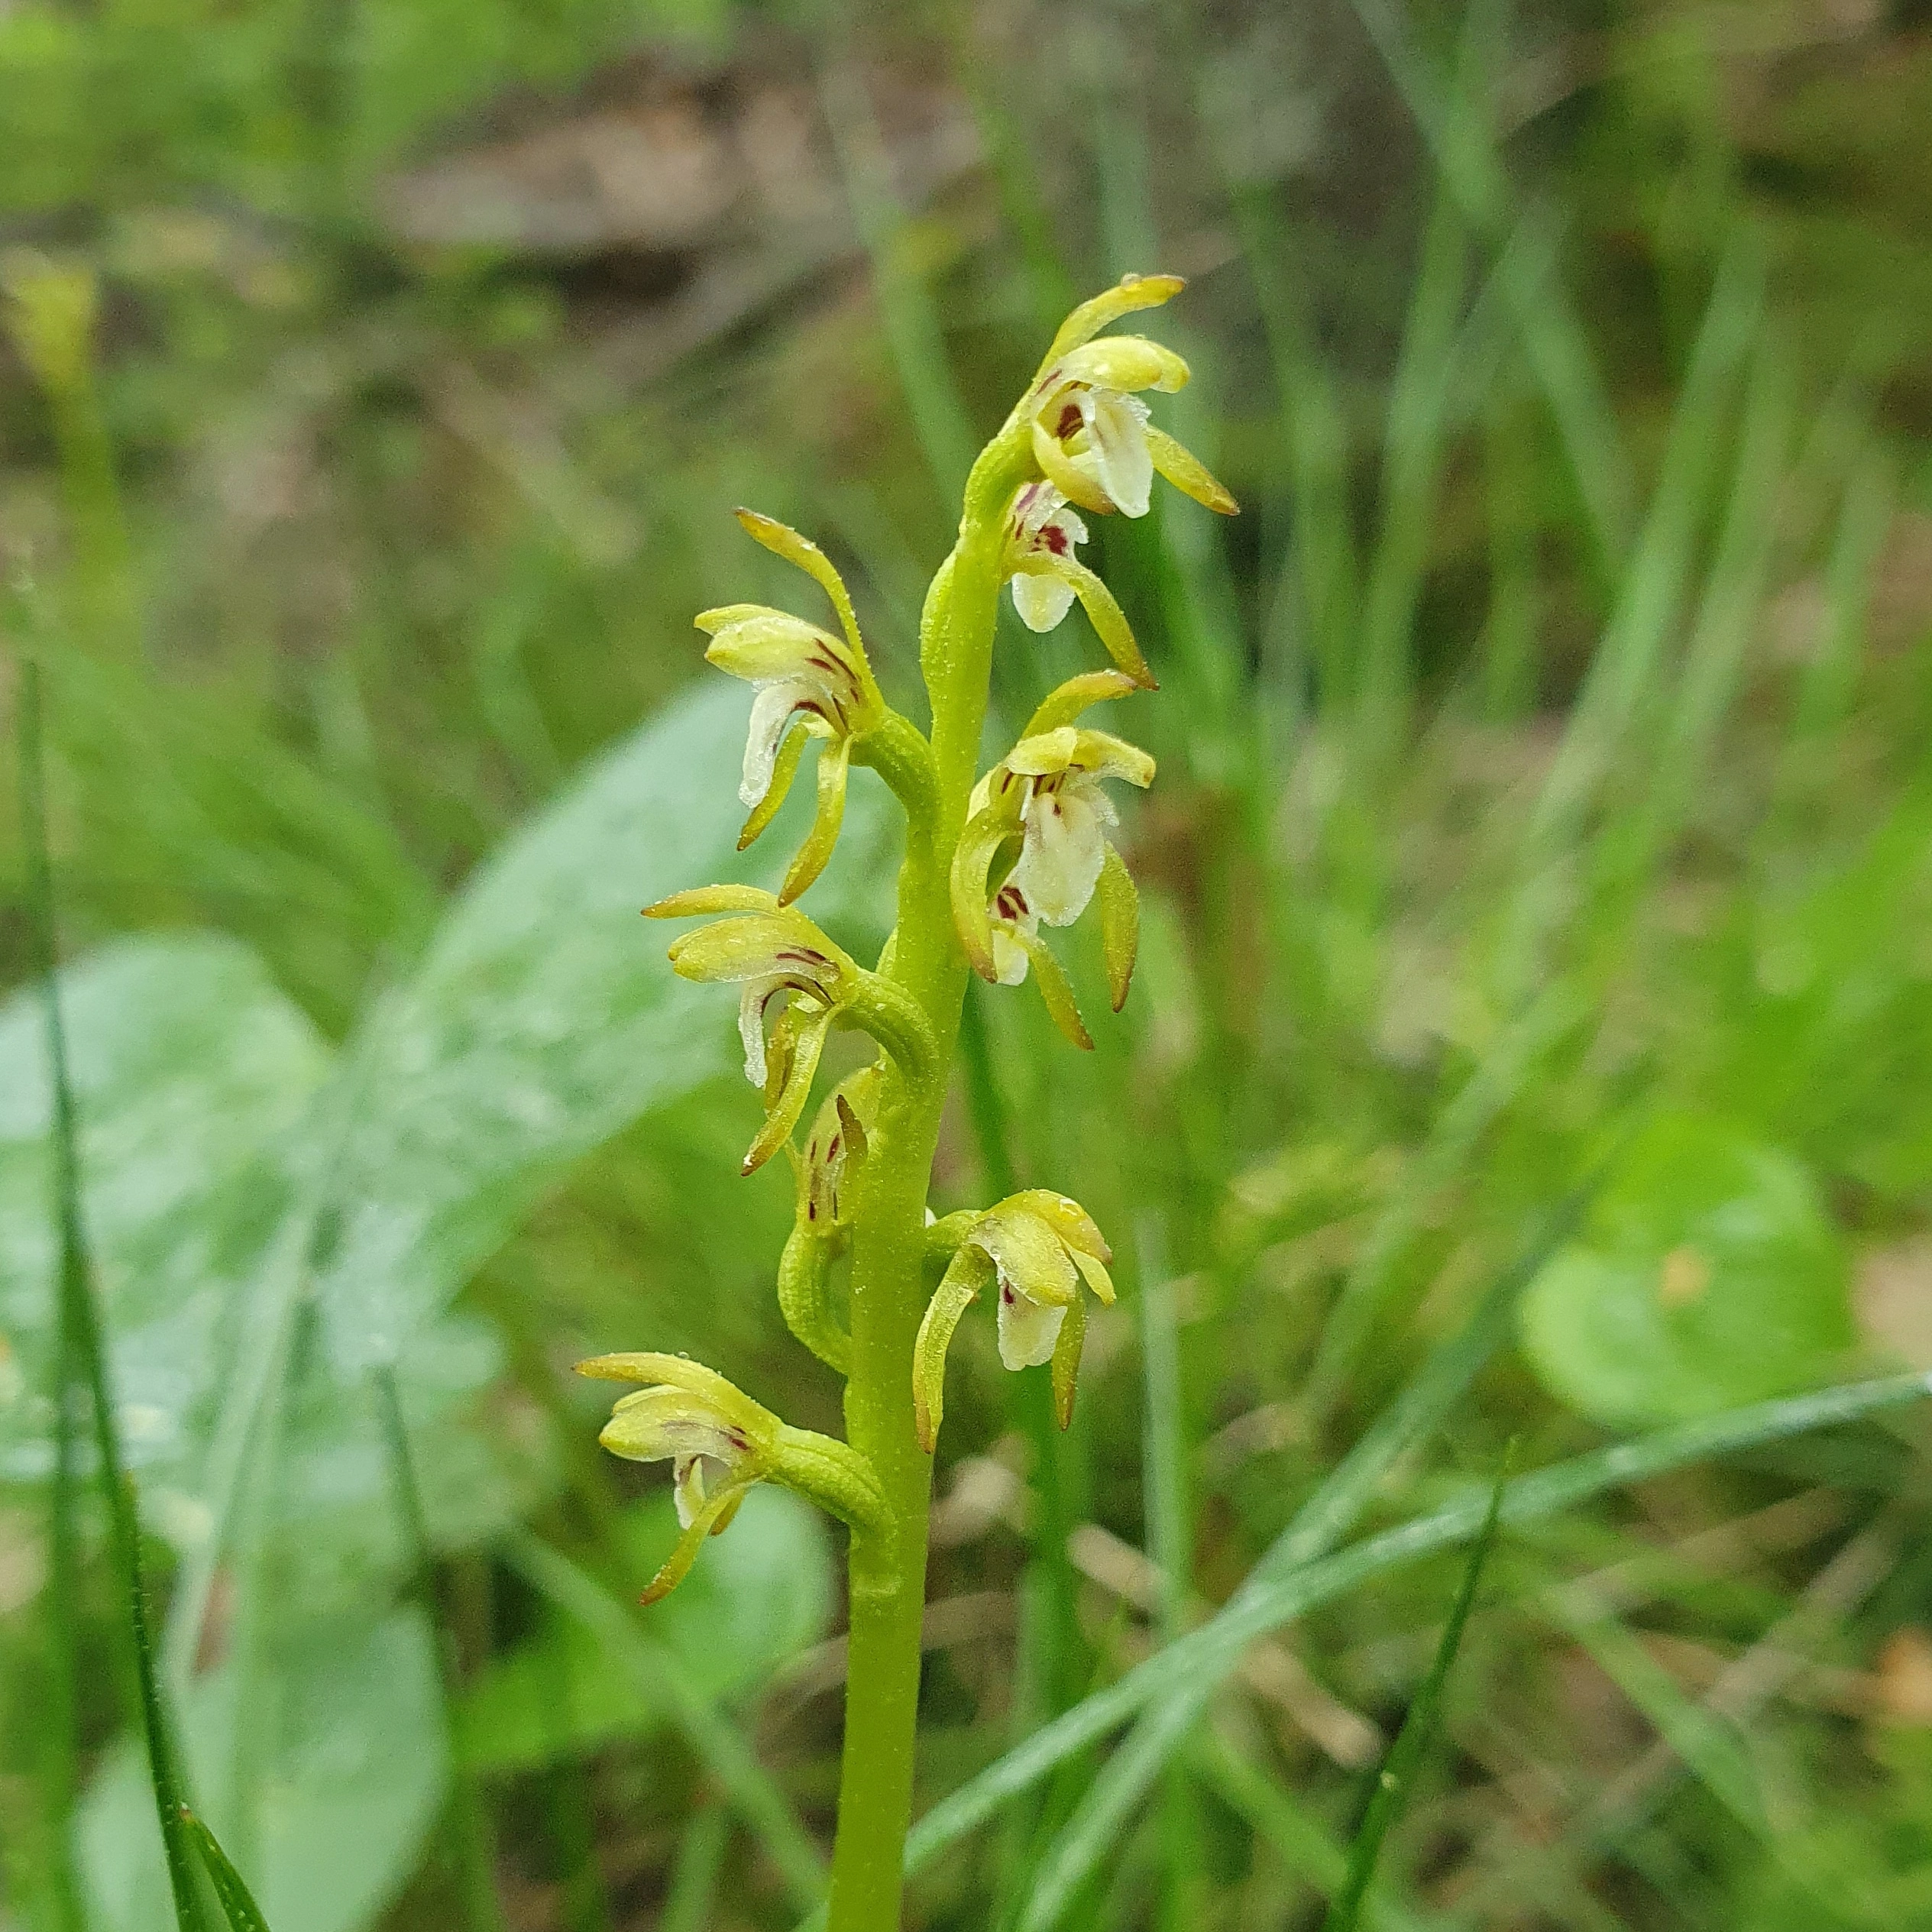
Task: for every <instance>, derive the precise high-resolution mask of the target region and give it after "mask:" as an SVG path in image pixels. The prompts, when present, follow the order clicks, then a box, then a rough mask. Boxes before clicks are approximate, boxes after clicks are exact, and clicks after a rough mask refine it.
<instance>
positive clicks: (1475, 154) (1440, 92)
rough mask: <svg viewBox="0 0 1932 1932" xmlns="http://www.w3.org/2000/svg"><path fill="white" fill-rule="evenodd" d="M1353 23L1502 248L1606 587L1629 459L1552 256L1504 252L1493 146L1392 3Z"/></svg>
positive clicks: (1500, 183)
mask: <svg viewBox="0 0 1932 1932" xmlns="http://www.w3.org/2000/svg"><path fill="white" fill-rule="evenodd" d="M1353 5H1354V10H1355V15H1356V17H1357V18H1358V19H1359V20H1360V21H1361V24H1362V26H1363V28H1364V30H1365V31H1366V32H1367V34H1368V37H1369V38H1370V40H1371V41H1373V42H1374V46H1375V49H1376V51H1377V53H1379V54H1380V56H1381V57H1382V60H1383V63H1384V64H1385V65H1386V66H1387V68H1388V70H1389V73H1390V78H1391V79H1393V81H1394V83H1395V84H1396V89H1397V91H1398V92H1400V94H1401V95H1402V97H1403V101H1404V102H1405V103H1406V105H1407V107H1408V108H1409V112H1410V113H1411V114H1412V115H1413V116H1414V117H1415V119H1416V125H1418V127H1419V128H1421V130H1422V138H1423V139H1424V140H1425V141H1427V142H1428V144H1429V149H1430V151H1431V152H1432V154H1433V155H1434V157H1435V164H1436V166H1437V167H1438V168H1439V169H1440V170H1442V179H1443V180H1444V182H1445V184H1446V185H1447V186H1448V189H1449V190H1450V192H1451V194H1453V195H1454V196H1455V199H1456V202H1457V204H1458V206H1459V207H1460V208H1461V211H1462V215H1463V218H1464V220H1465V221H1467V222H1468V223H1469V224H1470V225H1471V228H1474V230H1475V231H1477V233H1478V234H1479V235H1481V236H1482V237H1483V238H1484V239H1486V240H1487V241H1490V243H1491V244H1493V245H1495V246H1497V247H1499V248H1502V254H1501V256H1500V259H1499V261H1498V264H1497V266H1498V267H1499V269H1500V270H1502V271H1503V294H1504V296H1506V299H1507V300H1508V302H1509V305H1510V313H1511V314H1512V316H1513V317H1514V319H1515V322H1516V328H1517V331H1518V332H1519V334H1520V335H1521V337H1522V339H1523V354H1524V357H1525V359H1526V361H1527V362H1528V363H1529V368H1530V372H1531V374H1532V375H1533V376H1534V377H1535V378H1536V382H1537V384H1538V386H1539V387H1540V388H1541V389H1542V391H1543V394H1544V396H1545V400H1547V402H1548V403H1549V410H1550V414H1551V416H1552V418H1553V419H1555V423H1556V427H1557V432H1558V435H1559V436H1560V437H1561V440H1562V443H1563V448H1564V453H1565V455H1566V456H1567V457H1568V459H1569V463H1570V468H1571V472H1572V474H1574V477H1575V478H1576V483H1577V490H1578V495H1579V496H1580V497H1581V500H1582V503H1583V507H1584V516H1585V520H1586V522H1587V523H1588V526H1589V529H1590V534H1591V539H1592V540H1593V542H1594V545H1595V549H1596V551H1597V560H1598V565H1599V568H1600V571H1602V574H1603V576H1604V580H1605V581H1614V579H1615V578H1616V575H1617V574H1618V569H1619V565H1620V559H1621V558H1622V556H1623V552H1624V549H1625V548H1626V545H1627V543H1628V541H1629V529H1630V526H1631V523H1632V522H1633V516H1632V510H1631V506H1632V504H1633V502H1634V500H1635V496H1636V492H1635V490H1634V489H1633V486H1632V484H1631V481H1630V473H1629V458H1628V457H1627V456H1626V455H1625V452H1624V449H1623V439H1622V438H1621V436H1620V435H1619V434H1618V432H1617V428H1616V418H1615V416H1614V415H1613V413H1612V411H1611V409H1610V399H1609V397H1608V396H1607V394H1606V393H1604V383H1603V378H1602V377H1601V375H1600V374H1599V372H1598V371H1597V365H1596V359H1595V357H1594V354H1593V353H1592V351H1591V346H1590V340H1589V338H1588V336H1587V335H1585V333H1584V328H1583V325H1582V323H1581V322H1580V321H1579V320H1578V317H1577V315H1576V312H1575V310H1574V309H1573V308H1572V307H1571V306H1570V304H1569V303H1568V300H1567V299H1565V296H1564V294H1563V292H1562V290H1561V286H1559V285H1558V283H1557V282H1556V281H1555V278H1554V277H1551V276H1549V275H1547V274H1546V273H1545V269H1544V264H1543V260H1542V257H1546V256H1547V255H1549V254H1553V253H1554V251H1555V238H1554V237H1553V236H1552V235H1551V234H1550V233H1549V228H1548V225H1547V224H1546V223H1544V222H1538V223H1537V224H1536V234H1537V235H1538V237H1539V243H1538V245H1536V246H1534V247H1529V248H1523V249H1517V248H1510V247H1503V238H1504V237H1505V235H1506V233H1507V231H1508V230H1509V228H1510V226H1511V222H1510V209H1509V199H1510V196H1509V184H1508V180H1507V177H1506V176H1505V174H1504V173H1503V167H1502V163H1501V162H1500V160H1499V159H1498V157H1497V152H1496V148H1495V145H1494V143H1493V139H1492V138H1490V136H1489V135H1488V134H1486V133H1484V131H1482V130H1481V128H1480V127H1479V126H1478V125H1477V124H1476V123H1475V122H1474V118H1473V117H1468V116H1464V117H1461V118H1458V117H1457V116H1456V115H1455V114H1454V113H1453V112H1452V110H1451V106H1450V105H1449V103H1450V101H1451V90H1450V89H1449V87H1448V84H1447V83H1445V82H1444V81H1442V79H1440V77H1439V76H1437V75H1435V73H1432V72H1431V71H1430V70H1429V66H1428V64H1427V63H1426V61H1425V60H1423V59H1422V57H1421V56H1420V55H1419V54H1418V53H1416V50H1415V49H1414V47H1413V46H1412V44H1410V40H1409V34H1408V33H1407V31H1406V27H1405V25H1404V23H1403V18H1402V15H1401V12H1400V9H1398V8H1396V6H1395V5H1394V4H1393V0H1353Z"/></svg>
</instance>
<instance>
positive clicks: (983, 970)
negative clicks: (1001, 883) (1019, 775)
mask: <svg viewBox="0 0 1932 1932" xmlns="http://www.w3.org/2000/svg"><path fill="white" fill-rule="evenodd" d="M1012 836H1013V827H1012V826H1011V824H1010V823H1008V821H1007V820H1006V819H1005V817H1003V816H1002V814H1000V813H999V812H998V811H996V810H995V809H993V808H990V807H989V809H988V810H986V811H982V812H980V813H979V814H976V816H975V817H972V818H971V819H970V820H968V821H967V824H966V830H964V831H963V832H962V833H960V843H958V844H957V845H956V846H954V847H953V872H952V879H951V888H952V895H953V927H954V928H955V930H956V931H957V932H958V934H959V935H960V945H961V946H962V947H963V948H964V949H965V950H966V957H967V959H968V960H970V961H971V962H972V969H973V971H974V972H976V973H978V974H979V976H980V978H981V979H985V980H987V981H989V982H990V981H995V980H997V979H998V977H999V973H998V969H997V968H996V967H995V966H994V964H993V928H992V918H991V917H990V916H989V914H988V912H987V910H986V898H987V892H986V875H987V873H988V872H989V870H990V869H991V868H992V862H993V854H994V853H996V852H997V851H998V849H999V848H1000V846H1002V844H1003V843H1005V841H1006V840H1008V839H1009V838H1011V837H1012Z"/></svg>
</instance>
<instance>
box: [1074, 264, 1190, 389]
mask: <svg viewBox="0 0 1932 1932" xmlns="http://www.w3.org/2000/svg"><path fill="white" fill-rule="evenodd" d="M1186 286H1187V284H1186V282H1184V281H1183V280H1182V279H1181V278H1180V276H1178V275H1123V276H1122V277H1121V279H1120V280H1119V281H1118V282H1117V283H1115V285H1114V286H1113V287H1112V288H1111V289H1104V290H1102V291H1101V293H1099V295H1096V296H1092V297H1090V298H1089V299H1088V300H1086V301H1085V302H1083V303H1081V304H1080V306H1079V308H1077V309H1075V310H1074V311H1073V313H1072V314H1071V315H1070V316H1068V317H1067V319H1066V321H1064V322H1062V323H1061V324H1060V329H1059V332H1058V333H1057V335H1055V336H1054V337H1053V347H1052V348H1050V349H1049V350H1048V351H1047V359H1046V361H1044V362H1043V363H1042V364H1040V373H1041V374H1042V375H1043V376H1044V375H1045V374H1047V373H1048V372H1049V371H1050V370H1051V369H1052V367H1053V364H1054V363H1055V362H1056V361H1057V360H1058V359H1059V358H1060V357H1061V356H1063V355H1065V354H1067V353H1068V352H1069V351H1070V350H1073V349H1076V348H1079V346H1080V345H1081V344H1082V343H1083V342H1090V341H1092V340H1093V338H1095V336H1096V335H1099V333H1100V332H1101V331H1102V329H1103V328H1112V326H1113V325H1114V324H1115V322H1118V321H1119V320H1120V319H1121V316H1131V315H1133V314H1134V313H1135V312H1137V311H1138V310H1140V309H1158V308H1159V307H1160V305H1161V304H1162V303H1163V302H1171V301H1172V300H1173V299H1174V297H1175V296H1177V295H1179V294H1180V292H1181V290H1183V289H1184V288H1186Z"/></svg>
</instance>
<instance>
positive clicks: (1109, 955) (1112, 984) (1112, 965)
mask: <svg viewBox="0 0 1932 1932" xmlns="http://www.w3.org/2000/svg"><path fill="white" fill-rule="evenodd" d="M1094 894H1095V897H1096V898H1098V899H1099V901H1100V950H1101V953H1102V956H1103V957H1104V958H1105V960H1106V962H1107V996H1108V998H1110V999H1111V1000H1112V1002H1113V1003H1114V1011H1115V1012H1116V1013H1118V1011H1120V1010H1121V1008H1122V1007H1123V1006H1125V1005H1126V1004H1127V989H1128V987H1129V986H1130V985H1132V984H1133V982H1134V960H1136V958H1137V957H1138V956H1139V953H1140V950H1141V895H1140V892H1139V889H1138V888H1137V887H1136V886H1135V885H1134V875H1133V874H1132V873H1131V872H1129V871H1128V869H1127V861H1126V860H1125V859H1123V858H1122V857H1121V856H1120V854H1119V853H1118V852H1116V851H1115V849H1114V847H1113V846H1112V843H1109V844H1108V847H1107V856H1106V857H1105V859H1102V861H1101V862H1100V879H1099V883H1098V884H1097V885H1095V888H1094Z"/></svg>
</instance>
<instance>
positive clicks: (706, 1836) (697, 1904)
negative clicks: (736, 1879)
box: [658, 1804, 731, 1932]
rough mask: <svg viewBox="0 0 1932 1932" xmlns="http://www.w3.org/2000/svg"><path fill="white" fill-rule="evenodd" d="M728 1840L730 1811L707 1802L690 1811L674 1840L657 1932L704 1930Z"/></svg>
mask: <svg viewBox="0 0 1932 1932" xmlns="http://www.w3.org/2000/svg"><path fill="white" fill-rule="evenodd" d="M730 1842H731V1814H730V1812H729V1811H727V1810H726V1809H725V1807H723V1805H722V1804H707V1805H705V1806H704V1807H701V1809H700V1810H698V1811H694V1813H692V1814H691V1822H690V1823H689V1824H688V1825H686V1826H685V1827H684V1836H683V1837H681V1838H680V1839H679V1840H678V1857H677V1862H675V1864H674V1865H673V1866H672V1869H671V1890H670V1893H669V1895H668V1897H667V1898H665V1901H664V1916H663V1917H662V1918H660V1919H659V1921H658V1932H704V1928H705V1927H707V1925H708V1924H710V1922H711V1909H712V1905H713V1903H714V1900H715V1898H716V1896H717V1888H718V1873H719V1872H720V1869H722V1868H723V1864H724V1854H725V1848H726V1846H728V1845H729V1844H730Z"/></svg>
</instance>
